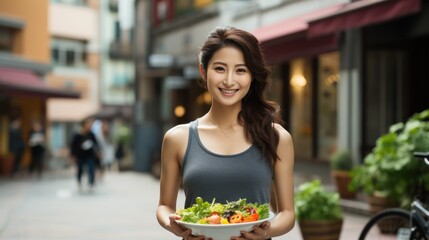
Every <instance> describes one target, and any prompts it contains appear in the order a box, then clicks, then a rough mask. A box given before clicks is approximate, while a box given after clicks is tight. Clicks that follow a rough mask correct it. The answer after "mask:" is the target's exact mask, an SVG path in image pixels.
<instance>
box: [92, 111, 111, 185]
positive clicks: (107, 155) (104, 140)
mask: <svg viewBox="0 0 429 240" xmlns="http://www.w3.org/2000/svg"><path fill="white" fill-rule="evenodd" d="M96 137H97V141H98V143H99V146H100V153H101V159H100V179H102V178H103V176H104V173H105V172H106V170H110V168H111V166H112V164H113V163H114V161H115V146H114V144H113V141H112V138H111V134H110V124H109V121H108V120H106V119H104V120H102V121H101V124H100V129H99V131H98V132H97V134H96Z"/></svg>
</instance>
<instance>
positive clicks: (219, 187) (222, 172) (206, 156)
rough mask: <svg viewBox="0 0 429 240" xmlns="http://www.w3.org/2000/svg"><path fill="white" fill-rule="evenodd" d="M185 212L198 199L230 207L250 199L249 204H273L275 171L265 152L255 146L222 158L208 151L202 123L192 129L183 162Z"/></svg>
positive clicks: (191, 125)
mask: <svg viewBox="0 0 429 240" xmlns="http://www.w3.org/2000/svg"><path fill="white" fill-rule="evenodd" d="M182 165H183V167H182V174H183V189H184V191H185V195H186V200H185V208H187V207H190V206H192V204H194V203H195V199H196V198H197V197H202V198H203V199H204V200H205V201H208V202H211V201H212V200H213V198H215V199H216V202H219V203H226V202H227V201H236V200H238V199H240V198H246V199H247V202H248V203H261V204H262V203H269V201H270V193H271V182H272V178H273V171H272V168H271V166H270V164H269V163H268V162H267V161H266V159H265V157H264V156H263V155H262V153H261V151H260V150H259V149H258V148H257V147H256V146H255V145H252V146H251V147H249V148H248V149H247V150H245V151H244V152H241V153H238V154H233V155H220V154H216V153H214V152H211V151H210V150H208V149H206V148H205V147H204V145H203V144H202V142H201V140H200V138H199V135H198V120H195V121H192V122H191V123H190V127H189V140H188V146H187V149H186V153H185V156H184V159H183V164H182Z"/></svg>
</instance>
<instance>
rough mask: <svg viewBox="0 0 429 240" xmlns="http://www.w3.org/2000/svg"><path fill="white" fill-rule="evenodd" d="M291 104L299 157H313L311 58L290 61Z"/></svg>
mask: <svg viewBox="0 0 429 240" xmlns="http://www.w3.org/2000/svg"><path fill="white" fill-rule="evenodd" d="M289 84H290V86H291V105H290V115H291V119H290V126H291V134H292V136H293V138H294V142H295V144H294V145H295V154H296V156H297V157H298V158H306V159H311V158H312V157H313V151H312V149H313V115H312V110H313V91H312V88H313V79H312V72H311V59H308V58H299V59H294V60H292V61H291V62H290V80H289Z"/></svg>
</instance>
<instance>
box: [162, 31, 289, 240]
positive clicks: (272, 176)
mask: <svg viewBox="0 0 429 240" xmlns="http://www.w3.org/2000/svg"><path fill="white" fill-rule="evenodd" d="M199 60H200V65H199V67H200V74H201V79H200V80H201V83H202V85H203V87H205V88H206V89H207V90H208V91H209V92H210V94H211V96H212V102H211V107H210V109H209V111H208V112H207V113H206V114H205V115H203V116H201V117H200V118H197V119H195V120H194V121H192V122H190V123H187V124H182V125H178V126H175V127H173V128H172V129H170V130H168V131H167V132H166V134H165V136H164V140H163V145H162V156H161V162H162V170H161V171H162V172H161V179H160V197H159V206H158V209H157V219H158V221H159V223H160V224H161V225H162V226H163V227H164V228H165V229H167V230H168V231H170V232H172V233H173V234H175V235H176V236H179V237H182V238H183V239H186V240H190V239H202V238H204V236H194V235H192V234H191V230H189V229H185V228H183V227H182V226H180V225H178V224H177V223H176V221H175V220H177V219H179V218H180V217H179V216H178V215H176V214H175V212H176V201H177V194H178V191H179V188H180V186H181V183H182V184H183V189H184V192H185V195H186V199H185V206H184V207H185V208H187V207H191V206H192V205H193V204H194V203H195V201H196V198H197V197H202V198H203V199H205V200H207V201H212V199H216V202H219V203H227V202H230V201H236V200H239V199H240V198H245V199H246V200H247V202H252V203H259V204H265V203H271V206H272V210H273V211H275V212H277V215H276V217H275V218H274V219H273V220H272V222H271V223H270V222H268V221H265V222H264V223H263V224H262V225H260V226H258V227H255V228H253V231H250V232H243V233H242V234H241V236H231V237H232V238H231V239H270V238H271V237H275V236H280V235H284V234H285V233H287V232H289V231H290V230H291V229H292V228H293V226H294V222H295V214H294V203H293V200H294V192H293V190H294V184H293V164H294V149H293V142H292V138H291V135H290V134H289V133H288V132H287V131H286V130H285V129H284V128H283V127H282V126H281V123H282V122H281V118H280V116H279V107H278V105H277V104H275V103H273V102H270V101H268V100H267V99H266V97H265V95H264V93H265V90H266V88H267V86H268V85H269V69H268V66H267V65H266V64H265V62H264V59H263V55H262V51H261V48H260V45H259V42H258V40H257V39H256V38H255V37H254V36H253V35H252V34H250V33H248V32H246V31H243V30H240V29H237V28H234V27H219V28H217V29H215V30H214V31H213V32H211V33H210V35H209V37H208V38H207V40H206V42H205V43H204V44H203V46H202V48H201V51H200V54H199ZM271 196H272V197H271Z"/></svg>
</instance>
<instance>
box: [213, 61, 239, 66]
mask: <svg viewBox="0 0 429 240" xmlns="http://www.w3.org/2000/svg"><path fill="white" fill-rule="evenodd" d="M212 64H220V65H223V66H227V64H226V63H224V62H214V63H212ZM234 67H247V66H246V64H244V63H240V64H236V65H235V66H234Z"/></svg>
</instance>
